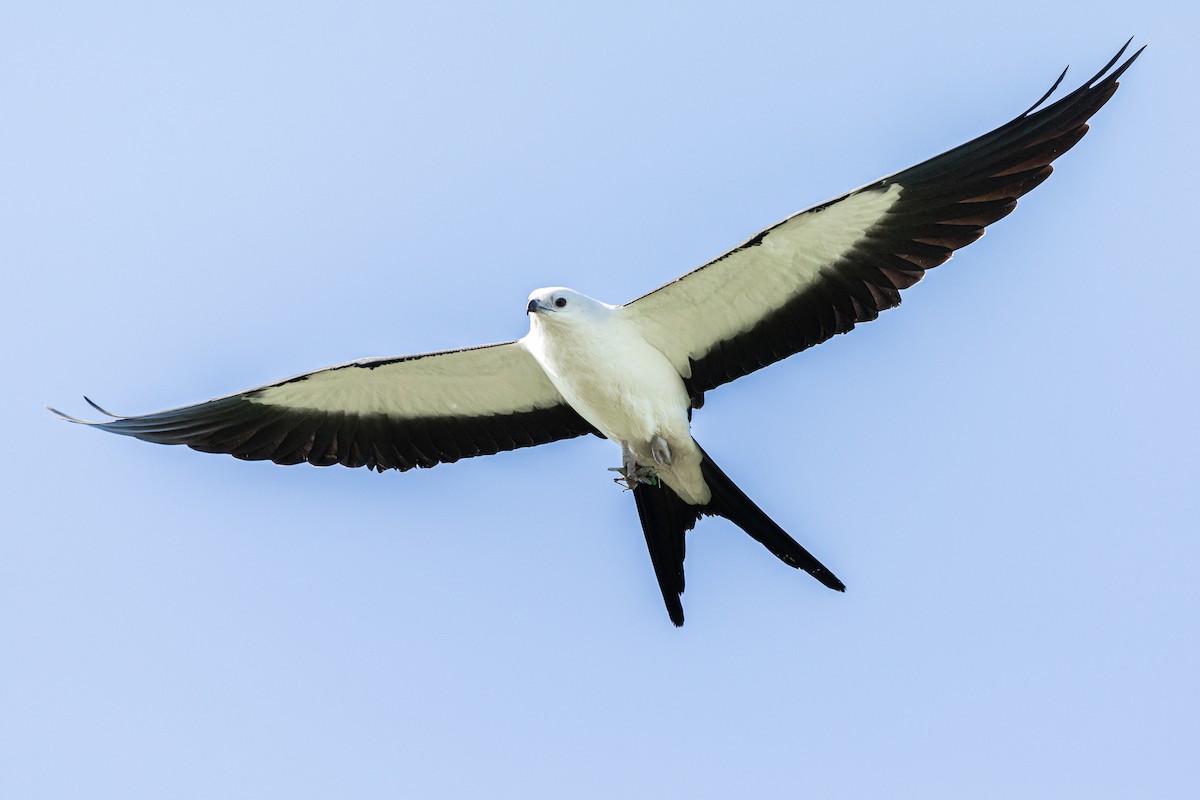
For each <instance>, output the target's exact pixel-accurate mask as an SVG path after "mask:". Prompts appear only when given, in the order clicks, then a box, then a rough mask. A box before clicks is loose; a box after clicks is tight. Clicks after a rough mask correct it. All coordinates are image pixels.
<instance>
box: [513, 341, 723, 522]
mask: <svg viewBox="0 0 1200 800" xmlns="http://www.w3.org/2000/svg"><path fill="white" fill-rule="evenodd" d="M538 349H540V352H539V351H538ZM538 349H534V348H531V352H534V355H535V357H536V358H537V359H538V361H539V362H540V363H541V364H542V366H543V368H544V369H545V370H546V373H547V375H549V377H550V380H551V381H552V382H553V383H554V386H555V387H556V388H557V389H558V391H559V392H560V393H561V394H562V396H563V398H564V399H565V400H566V401H567V402H568V403H569V404H570V405H571V407H572V408H574V409H575V410H576V411H578V412H579V414H580V416H582V417H583V418H584V419H586V420H587V421H588V422H590V423H591V424H592V425H594V426H595V427H596V429H597V430H599V431H600V432H601V433H603V434H604V435H605V436H606V437H608V438H609V439H610V440H612V441H613V442H614V443H616V444H619V445H623V446H626V447H628V448H629V449H630V450H632V451H633V453H634V455H635V456H636V457H637V460H638V463H640V464H644V465H647V466H653V467H655V468H656V469H658V471H659V475H660V477H661V478H662V480H663V481H664V482H666V483H667V485H668V486H670V487H671V488H673V489H675V490H676V492H677V493H679V494H680V496H681V497H683V498H684V499H685V500H688V501H689V502H693V503H706V502H708V498H709V492H708V487H707V486H706V485H705V483H704V480H703V478H701V475H700V449H699V448H698V447H697V446H696V443H695V442H694V441H693V440H692V435H691V426H690V423H689V421H688V408H689V406H690V403H691V399H690V397H689V396H688V393H687V388H686V387H685V386H684V383H683V379H682V378H681V377H680V376H679V373H678V372H677V371H676V370H675V367H674V366H673V365H672V364H671V362H669V361H668V360H667V358H666V356H664V355H663V354H662V353H660V352H659V351H658V350H656V349H655V348H654V347H652V346H650V345H649V344H647V343H646V342H645V341H644V340H642V339H640V338H639V337H632V336H612V337H607V338H594V339H593V340H589V341H588V342H586V343H581V342H578V341H570V340H569V339H567V338H566V337H556V339H555V340H553V341H549V342H540V343H538ZM655 437H662V438H663V439H665V440H666V442H667V444H668V446H669V447H670V451H671V464H670V465H661V464H657V463H656V462H655V460H654V458H653V456H652V455H651V453H650V450H649V448H650V445H651V443H652V442H653V441H654V439H655Z"/></svg>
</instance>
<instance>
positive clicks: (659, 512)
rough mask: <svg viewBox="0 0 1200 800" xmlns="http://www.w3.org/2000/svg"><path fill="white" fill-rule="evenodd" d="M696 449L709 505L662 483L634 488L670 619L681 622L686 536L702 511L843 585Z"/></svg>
mask: <svg viewBox="0 0 1200 800" xmlns="http://www.w3.org/2000/svg"><path fill="white" fill-rule="evenodd" d="M700 452H701V453H702V454H703V460H702V461H701V462H700V470H701V473H702V474H703V476H704V481H705V483H707V484H708V488H709V490H710V491H711V492H712V499H711V500H709V502H708V504H707V505H702V506H700V505H691V504H690V503H687V502H685V501H684V500H682V499H680V497H679V495H677V494H675V492H673V491H672V490H671V489H670V488H669V487H668V486H666V485H665V484H659V485H657V486H653V485H650V484H640V485H638V487H637V488H636V489H634V490H633V497H634V500H636V501H637V509H638V517H639V518H640V519H641V522H642V532H643V533H644V534H645V535H646V546H647V547H648V548H649V550H650V561H651V563H653V565H654V574H655V575H656V576H657V577H658V586H659V588H660V589H661V590H662V596H663V601H664V602H665V603H666V604H667V613H668V614H669V615H670V617H671V621H672V622H674V623H675V624H676V625H682V624H683V602H682V599H681V597H680V595H682V594H683V559H684V553H685V543H684V538H685V535H686V534H687V532H688V531H690V530H691V529H692V528H694V527H695V526H696V521H697V520H699V519H700V517H701V515H704V516H712V515H716V516H720V517H724V518H725V519H727V520H729V521H730V522H732V523H733V524H734V525H737V526H738V527H739V528H741V529H742V530H743V531H745V532H746V533H748V534H750V536H751V537H752V538H754V539H755V540H756V541H758V542H760V543H761V544H762V545H763V546H764V547H766V548H767V549H768V550H770V551H771V552H772V553H774V554H775V556H776V557H777V558H779V560H780V561H782V562H783V563H785V564H787V565H788V566H789V567H794V568H796V569H802V570H804V571H805V572H807V573H808V574H809V575H812V576H813V577H814V578H816V579H817V580H818V581H820V582H821V583H823V584H825V585H826V586H828V587H829V588H830V589H836V590H837V591H839V592H844V591H845V590H846V586H845V584H843V583H842V582H841V581H840V580H838V579H837V576H836V575H834V574H833V573H832V572H830V571H829V569H828V568H827V567H826V566H825V565H824V564H822V563H821V562H820V561H818V560H817V559H816V558H815V557H813V555H812V553H810V552H808V551H807V550H805V549H804V548H803V547H801V546H800V543H799V542H797V541H796V540H795V539H793V538H792V537H791V536H788V534H787V532H786V531H784V530H783V528H781V527H779V526H778V525H776V524H775V521H774V520H772V519H771V518H770V517H768V516H767V515H766V514H765V513H764V512H763V510H762V509H761V508H759V507H758V506H756V505H755V504H754V501H753V500H751V499H750V498H749V497H747V496H746V494H745V492H743V491H742V490H741V489H739V488H738V487H737V485H736V484H735V483H734V482H733V481H731V480H730V479H729V477H728V476H727V475H726V474H725V473H724V472H722V471H721V468H720V467H718V466H717V465H716V463H715V462H714V461H713V460H712V459H711V458H710V457H709V455H708V453H705V452H704V450H703V449H701V450H700Z"/></svg>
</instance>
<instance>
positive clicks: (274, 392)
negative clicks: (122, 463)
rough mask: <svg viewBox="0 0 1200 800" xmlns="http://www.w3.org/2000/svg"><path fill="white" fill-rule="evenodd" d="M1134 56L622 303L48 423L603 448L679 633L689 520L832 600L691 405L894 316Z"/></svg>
mask: <svg viewBox="0 0 1200 800" xmlns="http://www.w3.org/2000/svg"><path fill="white" fill-rule="evenodd" d="M1130 41H1132V40H1130ZM1129 44H1130V42H1126V43H1125V46H1124V47H1122V48H1121V50H1120V51H1119V52H1118V53H1117V54H1116V55H1115V56H1114V57H1113V58H1112V60H1111V61H1109V62H1108V64H1106V65H1105V67H1104V68H1103V69H1102V70H1100V72H1098V73H1097V74H1096V75H1095V76H1094V77H1093V78H1092V79H1091V80H1089V81H1088V82H1087V83H1086V84H1084V85H1083V86H1081V87H1079V88H1078V89H1076V90H1075V91H1073V92H1071V93H1070V94H1068V95H1066V96H1065V97H1063V98H1062V99H1060V100H1058V101H1056V102H1054V103H1052V104H1050V105H1045V103H1046V101H1047V100H1048V99H1049V97H1050V95H1052V94H1053V93H1054V91H1055V89H1057V88H1058V86H1059V84H1060V83H1061V82H1062V80H1063V77H1064V76H1065V75H1066V71H1065V70H1064V71H1063V74H1062V75H1060V76H1059V78H1058V80H1057V81H1055V83H1054V85H1053V86H1052V87H1051V88H1050V91H1048V92H1046V94H1045V95H1043V96H1042V97H1041V99H1039V100H1038V102H1036V103H1034V104H1033V106H1032V107H1031V108H1030V109H1029V110H1028V111H1026V112H1025V113H1023V114H1021V115H1020V116H1018V117H1017V118H1015V119H1013V120H1012V121H1011V122H1009V123H1007V124H1005V125H1002V126H1001V127H999V128H997V129H996V130H994V131H992V132H991V133H987V134H985V135H983V136H980V137H979V138H977V139H975V140H973V141H970V142H967V143H966V144H964V145H962V146H960V147H956V148H954V149H953V150H950V151H948V152H946V153H943V154H941V155H939V156H936V157H934V158H931V159H929V160H928V161H925V162H923V163H920V164H918V165H916V166H914V167H910V168H909V169H906V170H903V171H901V172H897V173H895V174H894V175H891V176H889V177H886V178H882V179H880V180H878V181H875V182H874V183H871V184H868V185H866V186H863V187H862V188H859V189H855V190H854V191H852V192H849V193H847V194H845V195H842V196H841V197H838V198H837V199H835V200H831V201H829V202H827V203H822V204H821V205H818V206H815V207H813V208H810V209H808V210H806V211H802V212H800V213H798V214H795V215H794V216H791V217H789V218H788V219H786V220H784V221H782V222H780V223H778V224H776V225H772V226H771V227H769V228H766V229H765V230H763V231H760V232H759V233H757V234H755V235H754V236H752V237H751V238H750V239H748V240H747V241H745V242H744V243H742V244H741V245H739V246H737V247H735V248H734V249H732V250H730V251H729V252H728V253H725V254H724V255H722V256H720V257H719V258H716V259H714V260H713V261H710V262H709V263H707V264H705V265H704V266H702V267H699V268H698V269H695V270H693V271H691V272H689V273H687V274H686V275H684V276H682V277H680V278H678V279H676V280H674V281H672V282H670V283H668V284H666V285H665V286H662V287H660V288H658V289H655V290H654V291H652V292H650V293H649V294H646V295H644V296H642V297H639V298H637V299H636V300H633V301H632V302H629V303H626V304H624V305H615V306H614V305H609V304H607V303H603V302H601V301H599V300H594V299H592V298H590V297H587V296H586V295H583V294H580V293H579V292H576V291H572V290H571V289H566V288H561V287H555V288H547V289H538V290H537V291H535V292H533V293H532V294H531V295H530V296H529V300H528V305H527V306H526V309H525V310H526V313H527V314H528V316H529V321H530V325H529V333H528V334H527V335H526V336H524V337H523V338H521V339H518V340H516V341H511V342H504V343H500V344H489V345H482V346H479V347H468V348H465V349H461V350H446V351H441V352H436V353H424V354H420V355H409V356H400V357H396V358H380V359H369V360H363V361H354V362H351V363H347V364H341V365H338V366H334V367H329V368H328V369H323V370H318V371H316V372H310V373H307V374H304V375H297V376H295V377H293V378H288V379H287V380H283V381H279V382H278V383H272V384H268V385H266V386H261V387H259V388H257V389H250V390H249V391H245V392H240V393H238V394H232V395H228V396H226V397H218V398H216V399H214V400H209V401H207V402H204V403H198V404H196V405H190V406H185V407H183V408H176V409H172V410H169V411H161V412H159V413H156V414H144V415H141V416H132V417H123V416H117V415H114V414H109V413H108V412H107V411H105V410H104V409H102V408H100V407H99V406H98V405H96V404H95V403H93V402H92V401H91V400H87V402H88V403H89V404H90V405H92V406H93V407H94V408H95V409H96V410H97V411H99V412H100V413H102V414H104V415H105V416H107V417H109V419H108V420H105V421H100V422H86V421H84V420H79V419H76V418H74V417H70V416H67V415H66V414H62V412H59V411H56V410H55V409H50V410H51V411H54V412H55V413H56V414H59V415H60V416H63V417H65V418H66V419H68V420H71V421H72V422H78V423H81V424H86V425H89V426H91V427H95V428H99V429H101V430H105V431H109V432H110V433H119V434H122V435H125V436H133V437H136V438H138V439H143V440H145V441H148V442H156V443H159V444H185V445H188V446H189V447H192V448H194V449H196V450H200V451H202V452H206V453H228V454H230V455H233V456H235V457H236V458H241V459H248V460H262V459H269V460H271V461H273V462H275V463H276V464H300V463H308V464H313V465H315V466H328V465H332V464H341V465H343V466H347V467H364V466H365V467H367V468H369V469H374V470H378V471H380V472H382V471H384V470H387V469H396V470H400V471H404V470H409V469H412V468H413V467H432V466H435V465H437V464H440V463H450V462H454V461H458V460H459V459H460V458H469V457H471V456H482V455H490V454H492V453H498V452H500V451H502V450H514V449H516V448H519V447H529V446H532V445H538V444H546V443H549V442H553V441H557V440H559V439H570V438H572V437H576V436H585V435H588V434H592V435H598V436H603V437H604V438H607V439H608V440H610V441H611V442H613V444H615V445H617V446H618V447H619V448H620V450H621V465H620V466H619V467H616V468H614V469H615V471H617V472H618V473H619V476H618V477H617V478H616V480H617V481H618V482H619V483H621V484H623V485H624V486H626V487H627V488H628V489H630V490H632V493H633V499H634V501H635V503H636V506H637V511H638V517H639V518H640V521H641V525H642V530H643V532H644V534H645V537H646V544H647V546H648V547H649V550H650V559H651V563H652V564H653V567H654V572H655V575H656V576H657V578H658V584H659V588H660V589H661V590H662V596H663V600H664V601H665V603H666V607H667V612H668V614H669V616H670V618H671V621H672V622H674V623H675V624H676V625H682V624H683V604H682V594H683V589H684V573H683V562H684V539H685V535H686V533H687V532H688V531H690V530H691V529H692V528H693V527H694V526H695V524H696V522H697V521H698V520H699V518H700V517H701V516H708V515H717V516H721V517H725V518H726V519H728V520H730V521H731V522H733V523H734V524H735V525H737V526H738V527H740V528H741V529H742V530H744V531H745V532H746V533H747V534H749V535H750V536H751V537H753V538H754V539H756V540H757V541H759V542H761V543H762V544H763V545H764V546H765V547H766V548H767V549H768V550H770V551H771V552H772V553H773V554H774V555H775V556H777V557H778V558H779V559H780V560H782V561H783V562H784V563H785V564H787V565H789V566H791V567H795V568H798V569H802V570H804V571H805V572H807V573H809V574H810V575H812V576H813V577H814V578H816V579H817V580H818V581H820V582H821V583H822V584H824V585H825V586H828V587H829V588H831V589H836V590H838V591H844V590H845V586H844V585H843V584H842V582H841V581H840V580H838V578H837V577H836V576H835V575H834V574H833V573H832V572H831V571H830V570H829V569H828V568H827V567H826V566H825V565H824V564H822V563H821V562H820V561H818V560H817V559H816V558H815V557H814V556H813V555H812V554H811V553H809V552H808V551H807V550H806V549H804V548H803V547H801V546H800V544H799V543H798V542H796V540H795V539H793V538H792V537H791V536H789V535H788V534H787V533H786V532H785V531H784V530H783V529H782V528H781V527H779V525H777V524H776V523H775V522H774V521H772V520H771V518H770V517H768V516H767V515H766V514H765V513H764V512H763V511H762V510H761V509H760V508H759V507H758V506H757V505H755V504H754V502H753V501H751V500H750V498H749V497H747V496H746V495H745V493H743V492H742V490H741V489H739V488H738V487H737V486H736V485H735V484H734V483H733V481H732V480H730V479H729V478H728V477H727V476H726V475H725V473H724V472H722V471H721V469H720V468H719V467H718V466H717V465H716V463H715V462H714V461H713V459H712V458H711V457H710V456H709V455H708V454H707V453H706V452H705V451H704V450H703V448H701V447H700V445H699V444H698V443H697V442H696V440H695V439H694V438H692V434H691V417H692V411H693V410H694V409H698V408H700V407H701V406H702V405H703V401H704V394H705V392H708V391H711V390H713V389H716V388H717V387H718V386H721V385H722V384H725V383H728V382H729V381H732V380H735V379H736V378H739V377H741V376H743V375H747V374H749V373H751V372H754V371H755V370H757V369H760V368H762V367H765V366H767V365H768V364H772V363H774V362H776V361H779V360H780V359H783V358H786V357H787V356H790V355H792V354H794V353H798V352H800V351H801V350H805V349H807V348H809V347H812V346H813V345H816V344H820V343H821V342H824V341H825V340H827V339H829V338H830V337H832V336H833V335H834V334H838V333H845V332H847V331H849V330H850V329H852V328H853V327H854V326H855V325H856V324H858V323H860V322H868V321H870V320H873V319H875V318H876V317H877V316H879V312H881V311H883V310H885V309H888V308H892V307H894V306H897V305H899V304H900V292H901V291H902V290H904V289H907V288H908V287H910V286H912V285H913V284H915V283H916V282H917V281H919V280H921V278H922V277H923V276H924V274H925V271H926V270H928V269H932V268H933V267H936V266H938V265H939V264H942V263H944V262H945V261H947V260H949V258H950V257H951V255H952V254H953V252H954V251H955V250H957V249H958V248H960V247H964V246H966V245H968V244H970V243H971V242H974V241H975V240H976V239H978V238H979V237H980V236H982V235H983V232H984V226H986V225H988V224H990V223H993V222H995V221H996V220H998V219H1000V218H1001V217H1004V216H1006V215H1007V214H1008V213H1009V212H1011V211H1012V210H1013V209H1014V208H1015V207H1016V205H1017V198H1019V197H1021V196H1022V195H1024V194H1025V193H1026V192H1028V191H1030V190H1031V189H1033V188H1034V187H1035V186H1037V185H1038V184H1040V183H1041V182H1042V181H1044V180H1045V179H1046V178H1047V177H1049V175H1050V173H1051V171H1052V167H1051V166H1050V162H1052V161H1054V159H1056V158H1058V157H1059V156H1060V155H1062V154H1063V153H1065V152H1066V151H1067V150H1069V149H1070V148H1071V147H1072V146H1074V145H1075V143H1076V142H1078V141H1079V140H1080V139H1081V138H1082V137H1083V135H1084V133H1086V132H1087V130H1088V125H1087V120H1088V119H1089V118H1090V117H1091V116H1092V115H1093V114H1095V113H1096V111H1098V110H1099V109H1100V107H1101V106H1103V105H1104V104H1105V103H1106V102H1107V101H1108V99H1109V98H1110V97H1112V95H1113V93H1114V92H1115V91H1116V89H1117V85H1118V83H1117V79H1118V78H1119V77H1120V76H1121V74H1122V73H1124V72H1125V70H1126V69H1128V68H1129V66H1130V65H1131V64H1132V63H1133V61H1134V60H1135V59H1136V58H1137V57H1138V56H1139V55H1140V54H1141V52H1142V50H1138V51H1137V52H1135V53H1134V54H1133V55H1132V56H1130V57H1129V58H1127V59H1126V60H1125V61H1124V62H1122V63H1121V64H1120V65H1119V66H1116V65H1117V63H1118V62H1119V61H1120V60H1121V57H1122V56H1123V55H1124V53H1125V51H1126V49H1127V48H1128V47H1129ZM1143 49H1144V48H1143ZM1114 66H1115V67H1116V68H1115V69H1114ZM85 399H87V398H85Z"/></svg>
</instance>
